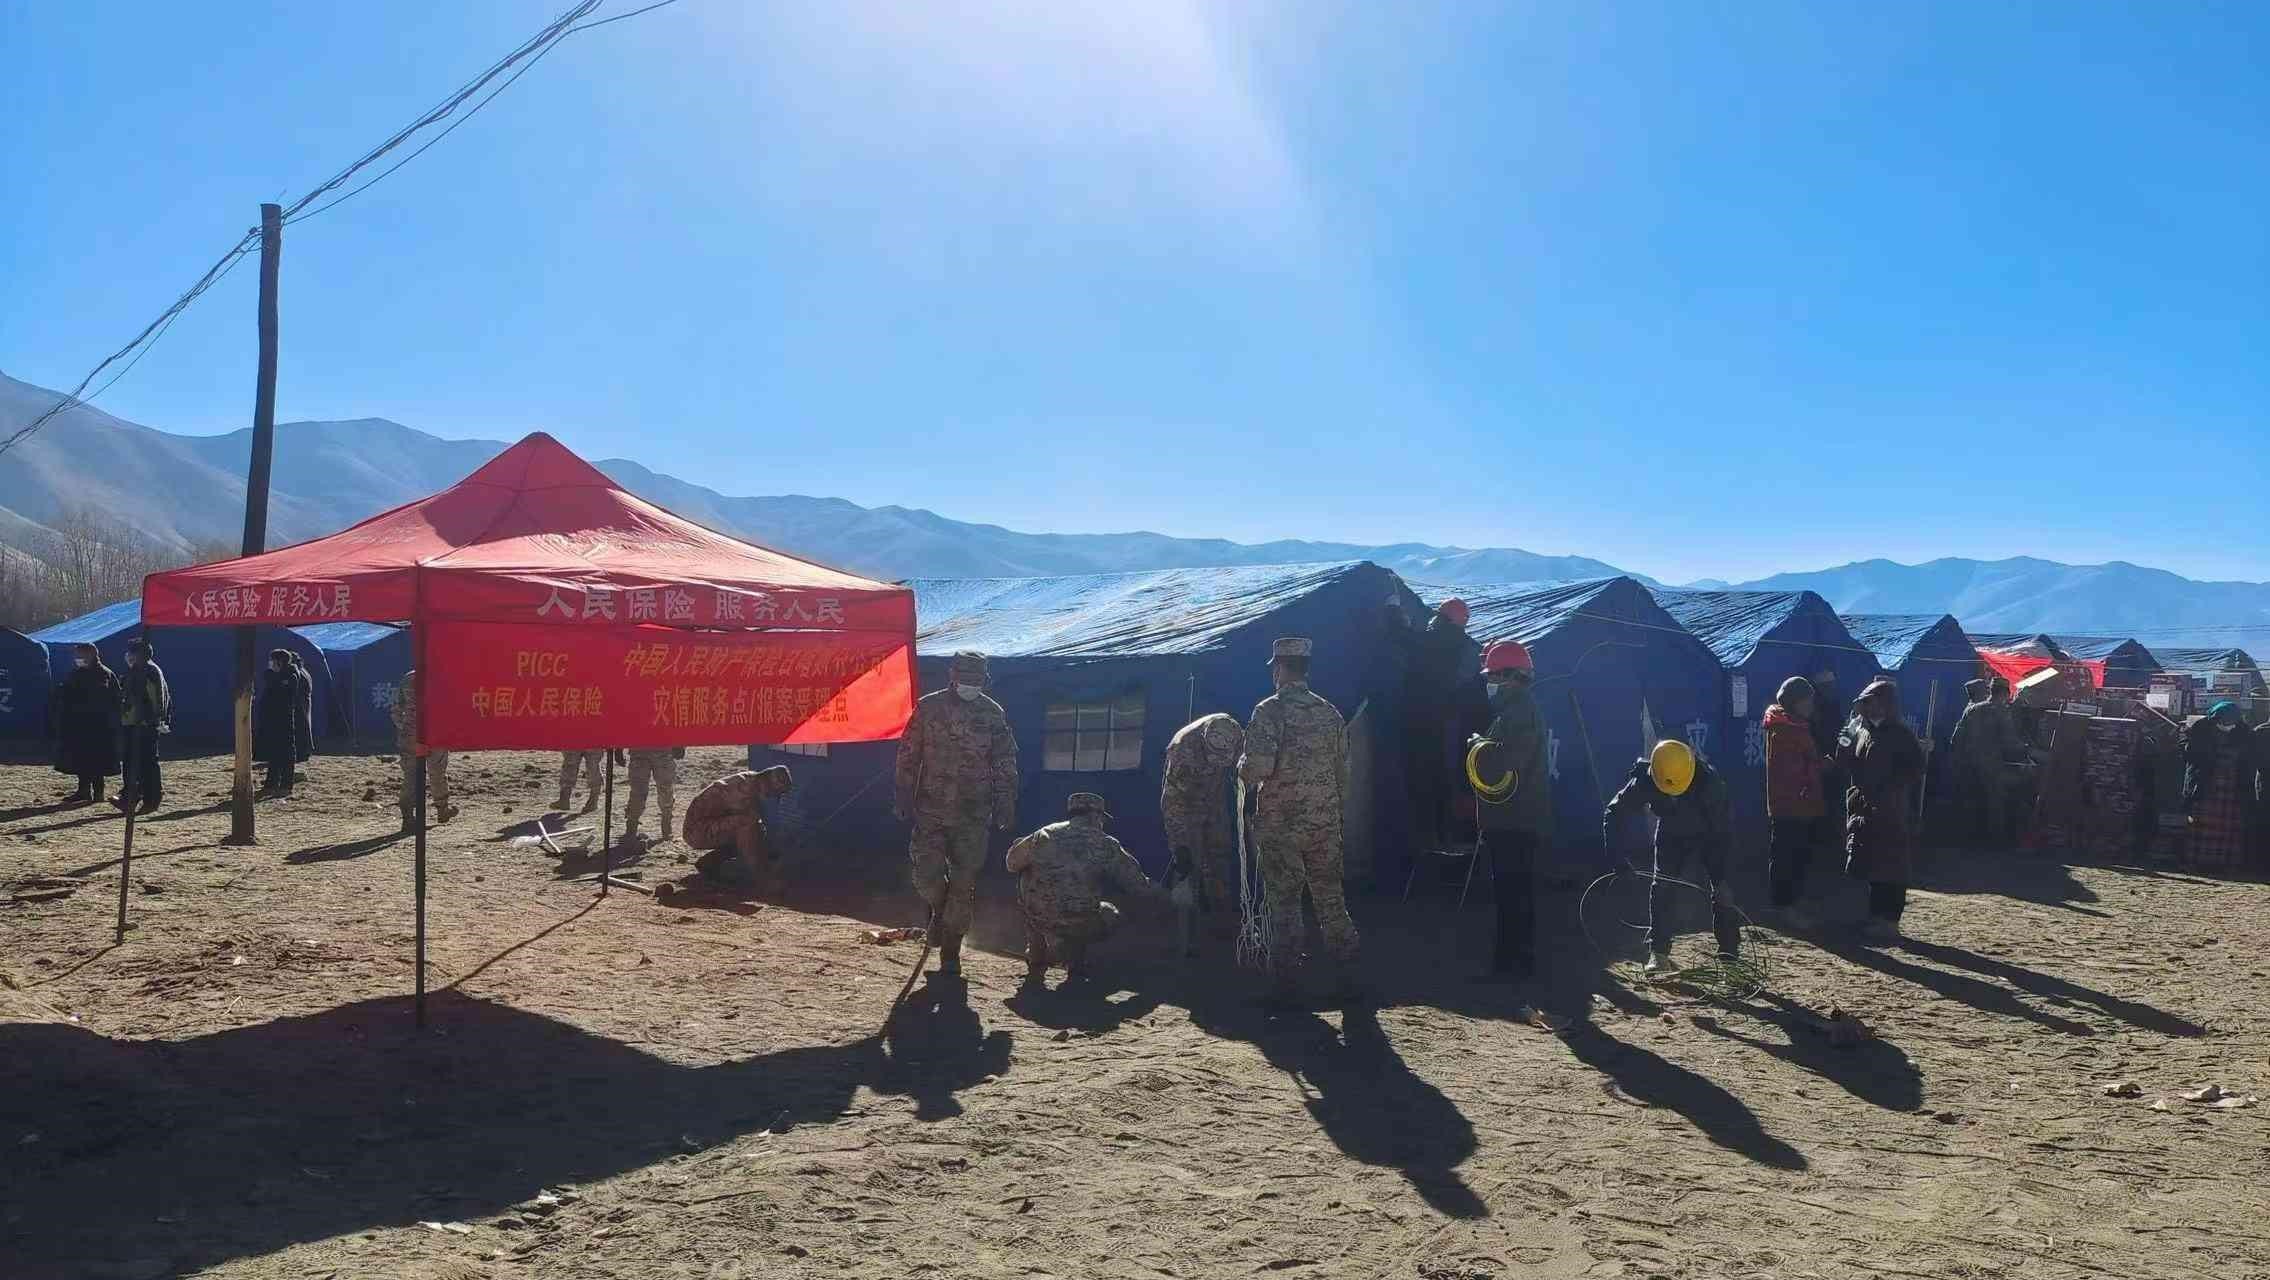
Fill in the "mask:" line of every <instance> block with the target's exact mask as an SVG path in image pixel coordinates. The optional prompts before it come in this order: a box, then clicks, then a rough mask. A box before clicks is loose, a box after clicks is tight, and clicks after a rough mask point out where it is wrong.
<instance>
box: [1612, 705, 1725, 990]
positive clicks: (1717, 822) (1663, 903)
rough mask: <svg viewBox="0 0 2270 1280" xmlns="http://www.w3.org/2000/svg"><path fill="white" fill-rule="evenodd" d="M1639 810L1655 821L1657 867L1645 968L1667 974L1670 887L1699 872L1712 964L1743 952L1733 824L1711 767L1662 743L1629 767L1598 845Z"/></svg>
mask: <svg viewBox="0 0 2270 1280" xmlns="http://www.w3.org/2000/svg"><path fill="white" fill-rule="evenodd" d="M1641 807H1645V808H1646V809H1647V810H1648V811H1649V812H1651V813H1653V814H1654V815H1655V866H1654V872H1653V876H1652V877H1651V878H1650V880H1649V882H1648V890H1647V966H1646V972H1648V973H1650V974H1658V973H1666V972H1669V971H1670V970H1671V969H1672V968H1674V967H1675V966H1674V965H1673V964H1672V961H1671V941H1672V937H1673V933H1674V931H1673V929H1672V928H1671V920H1670V906H1671V890H1672V889H1673V888H1674V887H1675V886H1673V885H1672V884H1671V880H1672V879H1677V878H1681V877H1684V876H1686V875H1687V874H1688V873H1689V872H1691V871H1699V872H1700V874H1701V876H1702V880H1703V883H1702V886H1701V887H1702V889H1703V891H1704V892H1705V893H1707V894H1709V895H1710V929H1711V933H1712V935H1713V936H1714V937H1715V938H1716V940H1717V942H1718V957H1719V959H1721V960H1731V959H1733V958H1734V957H1735V956H1736V955H1738V954H1740V952H1741V949H1742V928H1741V924H1740V921H1739V920H1738V918H1737V914H1736V912H1735V910H1734V901H1733V898H1732V896H1731V895H1730V894H1729V892H1728V887H1727V883H1726V861H1727V855H1728V854H1729V853H1730V852H1731V851H1732V849H1733V847H1734V820H1733V816H1732V809H1731V805H1730V803H1729V798H1728V791H1727V787H1726V779H1725V777H1724V776H1722V775H1721V774H1720V773H1719V772H1718V770H1716V769H1713V768H1711V767H1710V761H1708V760H1705V759H1703V758H1702V757H1701V756H1700V755H1698V754H1696V752H1695V749H1694V748H1693V747H1691V746H1689V745H1687V744H1686V743H1684V742H1681V741H1679V740H1678V739H1677V738H1665V739H1664V740H1663V741H1661V742H1658V743H1656V744H1655V747H1654V749H1652V750H1650V751H1649V752H1648V753H1647V754H1646V755H1644V756H1642V757H1640V759H1639V761H1638V762H1637V763H1635V764H1634V765H1632V772H1631V776H1630V777H1629V778H1627V779H1626V780H1625V781H1624V785H1623V788H1622V789H1621V790H1619V791H1617V792H1616V794H1615V797H1614V798H1613V799H1611V800H1609V801H1608V807H1607V810H1606V812H1605V813H1604V814H1602V817H1601V823H1602V826H1603V828H1605V829H1604V830H1603V831H1602V833H1601V835H1602V843H1603V844H1604V845H1605V846H1606V847H1607V848H1609V849H1614V848H1615V847H1616V839H1615V832H1614V829H1613V828H1614V823H1615V821H1616V819H1617V818H1619V817H1621V816H1622V815H1623V814H1625V813H1627V812H1629V811H1631V810H1634V809H1638V808H1641Z"/></svg>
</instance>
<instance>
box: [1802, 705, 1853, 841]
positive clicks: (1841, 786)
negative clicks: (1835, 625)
mask: <svg viewBox="0 0 2270 1280" xmlns="http://www.w3.org/2000/svg"><path fill="white" fill-rule="evenodd" d="M1810 683H1811V684H1812V686H1813V714H1812V716H1811V719H1812V721H1813V742H1814V744H1815V745H1817V746H1819V747H1820V749H1821V750H1823V751H1825V752H1827V753H1828V754H1829V767H1828V770H1827V771H1826V772H1825V773H1823V774H1822V775H1821V817H1820V820H1819V822H1818V823H1817V824H1816V825H1815V827H1814V831H1813V840H1814V843H1815V844H1816V845H1817V846H1819V847H1821V848H1824V849H1841V848H1843V847H1844V790H1845V782H1846V779H1845V776H1844V770H1843V768H1842V767H1840V766H1839V765H1838V764H1837V762H1836V747H1837V739H1838V738H1839V737H1841V736H1842V735H1843V733H1844V731H1845V726H1846V725H1847V724H1848V723H1849V722H1850V719H1851V717H1850V716H1849V715H1848V714H1847V712H1846V709H1845V705H1844V700H1843V699H1841V698H1839V697H1837V679H1836V672H1835V671H1834V670H1833V669H1831V668H1829V667H1822V668H1821V669H1820V670H1818V671H1815V672H1814V673H1813V678H1812V680H1811V681H1810Z"/></svg>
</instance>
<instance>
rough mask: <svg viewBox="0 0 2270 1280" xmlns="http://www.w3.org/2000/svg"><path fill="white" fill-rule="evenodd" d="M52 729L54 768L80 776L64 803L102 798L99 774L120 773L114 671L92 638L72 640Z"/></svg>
mask: <svg viewBox="0 0 2270 1280" xmlns="http://www.w3.org/2000/svg"><path fill="white" fill-rule="evenodd" d="M48 714H49V715H50V716H51V717H52V719H53V722H54V729H55V771H56V772H57V773H61V774H65V775H67V776H69V777H71V778H74V779H76V780H77V781H78V784H79V789H78V790H77V791H74V792H72V793H71V794H70V796H69V797H68V798H66V799H65V800H64V803H65V804H94V803H96V802H98V801H100V800H101V799H102V792H103V779H105V778H109V777H113V776H116V774H117V773H118V674H117V673H116V672H114V671H112V670H111V669H110V668H109V667H107V666H104V665H103V660H102V654H101V652H100V651H98V650H97V649H96V648H95V647H94V646H93V645H91V644H81V645H73V646H72V649H71V674H69V675H67V676H65V677H63V683H62V684H60V685H58V686H56V690H55V699H54V702H53V704H52V706H51V707H50V709H49V713H48Z"/></svg>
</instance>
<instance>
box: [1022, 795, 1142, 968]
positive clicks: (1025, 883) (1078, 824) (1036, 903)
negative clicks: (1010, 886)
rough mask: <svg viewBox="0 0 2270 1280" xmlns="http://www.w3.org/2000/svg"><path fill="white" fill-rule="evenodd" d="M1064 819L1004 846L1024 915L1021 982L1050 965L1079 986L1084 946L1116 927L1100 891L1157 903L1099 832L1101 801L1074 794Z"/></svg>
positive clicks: (1134, 867)
mask: <svg viewBox="0 0 2270 1280" xmlns="http://www.w3.org/2000/svg"><path fill="white" fill-rule="evenodd" d="M1064 811H1065V814H1066V815H1067V816H1066V819H1065V820H1064V821H1063V822H1056V823H1051V824H1049V825H1048V826H1045V827H1042V828H1041V829H1040V830H1038V831H1035V832H1033V833H1032V834H1031V835H1029V836H1026V837H1024V838H1023V839H1021V840H1018V841H1017V842H1016V843H1015V844H1012V845H1010V846H1009V856H1008V863H1009V871H1010V872H1011V874H1013V875H1015V876H1016V877H1017V905H1018V907H1019V908H1020V909H1021V910H1022V911H1023V913H1024V917H1025V982H1026V984H1027V985H1029V986H1038V985H1040V984H1041V983H1042V982H1043V981H1045V980H1046V977H1047V974H1048V966H1049V962H1050V961H1051V960H1054V961H1056V962H1057V963H1059V964H1062V965H1063V966H1064V969H1065V973H1066V975H1067V977H1068V978H1069V979H1070V980H1071V981H1075V982H1082V981H1086V980H1087V979H1088V978H1089V977H1090V976H1091V975H1090V974H1089V971H1088V946H1089V944H1091V943H1094V942H1097V941H1099V940H1101V939H1103V938H1106V937H1109V936H1110V935H1111V933H1112V931H1113V930H1114V929H1116V928H1118V926H1119V907H1118V906H1117V905H1115V904H1113V903H1111V902H1108V901H1106V900H1105V899H1104V896H1103V895H1104V894H1105V892H1107V891H1115V892H1116V893H1117V894H1119V895H1120V896H1122V897H1124V898H1128V899H1134V898H1140V899H1143V900H1145V901H1150V902H1164V901H1165V900H1166V894H1165V892H1164V891H1163V890H1161V889H1160V888H1159V887H1158V886H1157V885H1155V884H1152V883H1151V880H1150V877H1148V876H1146V875H1144V874H1143V867H1142V864H1140V863H1138V862H1136V861H1135V859H1134V857H1133V856H1132V855H1130V854H1129V853H1128V852H1127V850H1126V849H1124V848H1122V847H1121V846H1120V843H1119V841H1117V840H1114V839H1112V838H1111V836H1110V835H1109V834H1108V833H1106V832H1105V831H1104V829H1103V824H1104V822H1105V821H1106V820H1107V819H1109V818H1110V817H1111V814H1110V813H1109V812H1107V811H1106V810H1105V808H1104V802H1103V797H1102V796H1099V795H1096V794H1094V793H1092V792H1087V791H1080V792H1075V793H1073V795H1072V796H1071V797H1069V798H1068V799H1066V800H1065V802H1064Z"/></svg>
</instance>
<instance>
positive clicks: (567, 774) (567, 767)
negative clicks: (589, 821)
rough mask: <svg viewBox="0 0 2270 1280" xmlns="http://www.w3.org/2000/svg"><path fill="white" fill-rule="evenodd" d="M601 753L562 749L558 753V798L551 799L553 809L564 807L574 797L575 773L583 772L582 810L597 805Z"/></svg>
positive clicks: (596, 806) (587, 811) (586, 810)
mask: <svg viewBox="0 0 2270 1280" xmlns="http://www.w3.org/2000/svg"><path fill="white" fill-rule="evenodd" d="M602 754H603V753H602V752H600V751H598V750H591V751H562V752H561V753H560V798H559V799H557V800H554V801H552V807H553V808H555V809H565V808H567V807H568V804H569V803H570V802H571V801H573V800H574V799H575V775H576V772H577V771H578V770H581V771H582V773H583V811H584V812H585V813H589V812H591V811H592V810H593V809H596V808H598V807H599V766H600V764H601V761H600V759H599V757H600V756H601V755H602Z"/></svg>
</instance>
